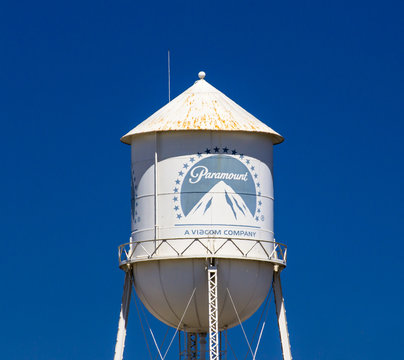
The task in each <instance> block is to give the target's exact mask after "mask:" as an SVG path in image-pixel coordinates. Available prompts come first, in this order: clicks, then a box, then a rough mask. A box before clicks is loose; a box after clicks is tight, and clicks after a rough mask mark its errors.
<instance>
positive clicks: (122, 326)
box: [114, 269, 132, 360]
mask: <svg viewBox="0 0 404 360" xmlns="http://www.w3.org/2000/svg"><path fill="white" fill-rule="evenodd" d="M131 295H132V275H131V270H130V269H129V270H128V271H127V272H126V273H125V283H124V285H123V295H122V305H121V313H120V314H119V324H118V335H117V337H116V345H115V355H114V360H122V358H123V349H124V347H125V338H126V326H127V324H128V315H129V304H130V299H131Z"/></svg>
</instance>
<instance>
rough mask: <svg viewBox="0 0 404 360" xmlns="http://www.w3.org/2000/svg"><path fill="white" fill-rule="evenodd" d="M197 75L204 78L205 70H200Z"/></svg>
mask: <svg viewBox="0 0 404 360" xmlns="http://www.w3.org/2000/svg"><path fill="white" fill-rule="evenodd" d="M198 76H199V79H201V80H202V79H204V78H205V76H206V74H205V72H204V71H200V72H199V74H198Z"/></svg>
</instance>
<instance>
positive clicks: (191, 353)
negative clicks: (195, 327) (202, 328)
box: [187, 333, 198, 360]
mask: <svg viewBox="0 0 404 360" xmlns="http://www.w3.org/2000/svg"><path fill="white" fill-rule="evenodd" d="M197 359H198V334H197V333H187V360H197Z"/></svg>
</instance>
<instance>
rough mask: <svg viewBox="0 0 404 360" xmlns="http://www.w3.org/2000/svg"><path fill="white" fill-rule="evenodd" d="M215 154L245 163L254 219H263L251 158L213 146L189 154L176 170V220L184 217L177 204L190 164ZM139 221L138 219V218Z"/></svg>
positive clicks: (174, 187) (174, 190)
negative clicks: (251, 188) (254, 195)
mask: <svg viewBox="0 0 404 360" xmlns="http://www.w3.org/2000/svg"><path fill="white" fill-rule="evenodd" d="M215 154H226V155H228V156H232V157H234V158H236V159H238V160H239V161H241V162H242V163H244V164H245V165H246V167H247V168H248V170H249V171H250V173H251V175H252V179H253V181H254V184H255V189H256V193H257V205H256V210H255V214H254V220H255V221H256V222H259V221H264V216H263V215H262V209H261V207H262V201H261V183H260V182H259V179H258V178H259V176H258V174H257V172H256V170H255V166H254V165H253V164H251V160H250V159H247V158H246V157H245V156H244V154H240V153H238V152H237V151H236V149H232V148H228V147H227V146H225V147H219V146H214V147H211V148H209V147H208V148H206V149H205V150H204V151H202V152H198V153H196V154H195V155H192V156H190V158H189V159H188V160H187V161H186V162H184V163H183V165H182V168H181V170H180V171H178V173H177V174H178V176H177V177H176V179H175V181H174V186H173V193H174V196H173V199H172V200H173V210H174V212H175V216H176V218H177V219H178V220H180V219H182V218H183V217H184V214H183V213H182V211H181V207H180V204H179V202H180V201H179V192H180V189H181V186H182V182H183V181H184V178H185V175H186V174H187V172H188V171H189V170H190V169H191V168H192V165H193V164H194V163H195V162H196V161H199V160H201V159H202V158H206V157H209V156H212V155H215ZM139 221H140V220H139Z"/></svg>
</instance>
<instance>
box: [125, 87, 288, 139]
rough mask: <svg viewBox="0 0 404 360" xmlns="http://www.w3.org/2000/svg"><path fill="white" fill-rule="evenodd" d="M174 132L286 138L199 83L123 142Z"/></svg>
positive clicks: (132, 131)
mask: <svg viewBox="0 0 404 360" xmlns="http://www.w3.org/2000/svg"><path fill="white" fill-rule="evenodd" d="M173 130H216V131H246V132H260V133H265V134H269V135H271V138H272V141H273V142H274V144H279V143H281V142H282V141H283V137H282V136H281V135H279V134H278V133H277V132H276V131H274V130H272V129H271V128H270V127H269V126H267V125H266V124H264V123H263V122H261V121H260V120H258V119H257V118H255V117H254V116H253V115H251V114H250V113H248V112H247V111H246V110H244V109H243V108H242V107H241V106H239V105H237V104H236V103H235V102H234V101H232V100H231V99H229V98H228V97H227V96H226V95H224V94H223V93H221V92H220V91H219V90H217V89H215V88H214V87H213V86H212V85H210V84H209V83H207V82H206V81H205V80H199V81H197V82H195V84H194V85H193V86H191V87H190V88H189V89H188V90H186V91H185V92H183V93H182V94H181V95H179V96H177V97H176V98H175V99H173V100H172V101H171V102H169V103H168V104H167V105H165V106H164V107H162V108H161V109H160V110H158V111H157V112H155V113H154V114H153V115H152V116H150V117H149V118H148V119H146V120H145V121H143V122H142V123H141V124H139V125H138V126H136V127H135V128H134V129H132V130H131V131H130V132H128V133H127V134H126V135H125V136H123V137H122V138H121V141H122V142H124V143H126V144H130V143H131V137H132V136H133V135H137V134H143V133H150V132H156V131H173Z"/></svg>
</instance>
